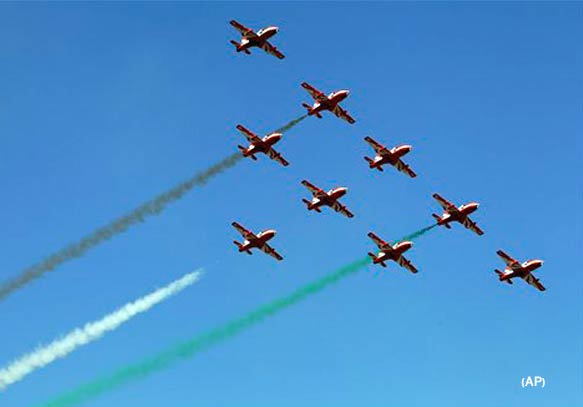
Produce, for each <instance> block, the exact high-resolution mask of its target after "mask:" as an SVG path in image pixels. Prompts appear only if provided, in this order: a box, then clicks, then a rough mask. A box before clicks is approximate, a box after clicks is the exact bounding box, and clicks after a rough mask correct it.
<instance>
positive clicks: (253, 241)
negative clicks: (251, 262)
mask: <svg viewBox="0 0 583 407" xmlns="http://www.w3.org/2000/svg"><path fill="white" fill-rule="evenodd" d="M232 225H233V227H234V228H235V229H237V231H238V232H239V233H241V235H242V236H243V238H244V239H245V241H244V242H243V243H239V242H237V241H236V240H234V241H233V243H235V245H237V247H238V248H239V253H242V252H245V253H247V254H249V255H251V254H253V253H251V249H253V248H257V249H259V250H261V251H262V252H264V253H267V254H269V255H270V256H271V257H273V258H275V259H277V260H279V261H281V260H283V257H282V256H281V255H280V254H279V253H278V252H276V251H275V249H273V247H271V246H270V245H268V244H267V241H268V240H270V239H272V238H273V236H275V234H276V233H277V232H276V231H275V230H273V229H267V230H264V231H263V232H259V233H258V234H257V235H256V234H254V233H253V232H251V231H249V230H247V229H245V228H244V227H243V226H241V225H240V224H238V223H237V222H233V223H232Z"/></svg>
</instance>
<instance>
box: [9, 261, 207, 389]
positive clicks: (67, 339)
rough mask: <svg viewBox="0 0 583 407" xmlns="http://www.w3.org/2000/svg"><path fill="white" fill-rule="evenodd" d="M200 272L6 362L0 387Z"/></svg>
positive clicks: (88, 340) (109, 328) (164, 296)
mask: <svg viewBox="0 0 583 407" xmlns="http://www.w3.org/2000/svg"><path fill="white" fill-rule="evenodd" d="M201 275H202V273H201V272H200V271H194V272H192V273H189V274H186V275H185V276H183V277H182V278H180V279H178V280H176V281H174V282H173V283H171V284H169V285H167V286H166V287H163V288H160V289H158V290H156V291H154V292H152V293H150V294H148V295H146V296H145V297H142V298H140V299H138V300H136V301H134V302H130V303H128V304H126V305H124V306H123V307H121V308H119V309H118V310H117V311H115V312H113V313H111V314H109V315H106V316H105V317H104V318H102V319H100V320H98V321H95V322H89V323H87V324H85V325H84V326H83V327H82V328H77V329H75V330H73V331H72V332H70V333H68V334H67V335H65V336H64V337H62V338H59V339H56V340H54V341H53V342H51V343H50V344H48V345H46V346H42V347H39V348H38V349H36V350H35V351H33V352H31V353H28V354H26V355H24V356H22V357H21V358H19V359H17V360H15V361H14V362H12V363H11V364H10V365H8V366H6V367H4V368H2V369H0V390H4V389H6V388H7V387H8V386H10V385H11V384H13V383H15V382H17V381H19V380H22V378H24V377H25V376H27V375H28V374H30V373H32V372H33V371H35V370H37V369H40V368H42V367H45V366H46V365H48V364H50V363H52V362H54V361H55V360H57V359H60V358H63V357H65V356H67V355H68V354H69V353H71V352H73V351H75V350H76V349H77V348H79V347H80V346H83V345H87V344H89V343H91V342H93V341H95V340H97V339H99V338H101V337H102V336H103V335H105V334H106V333H107V332H110V331H113V330H114V329H116V328H118V327H119V326H120V325H122V324H123V323H124V322H127V321H129V320H130V319H132V318H133V317H135V316H136V315H138V314H141V313H142V312H146V311H148V310H149V309H150V308H152V307H153V306H154V305H156V304H159V303H160V302H162V301H164V300H166V299H168V298H170V297H172V296H173V295H174V294H178V293H179V292H180V291H182V290H183V289H185V288H186V287H188V286H190V285H192V284H194V283H195V282H196V281H198V279H199V278H200V276H201Z"/></svg>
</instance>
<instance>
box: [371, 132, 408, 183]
mask: <svg viewBox="0 0 583 407" xmlns="http://www.w3.org/2000/svg"><path fill="white" fill-rule="evenodd" d="M364 141H366V142H367V143H368V144H369V145H370V146H371V147H372V148H373V149H374V151H375V152H376V156H375V157H374V158H370V157H364V159H365V160H366V161H368V165H369V167H370V168H376V169H377V170H379V171H384V170H383V165H384V164H390V165H392V166H393V167H395V168H396V169H397V170H399V171H401V172H404V173H405V174H407V175H408V176H410V177H411V178H415V177H416V176H417V174H415V172H414V171H413V170H412V169H411V168H410V167H409V166H408V165H407V164H405V163H404V162H403V161H402V160H401V157H403V156H404V155H405V154H407V153H409V152H410V151H411V149H412V148H413V147H411V146H410V145H400V146H397V147H393V148H391V149H390V150H389V149H388V148H386V147H385V146H383V145H382V144H380V143H379V142H378V141H376V140H375V139H373V138H372V137H369V136H366V137H365V138H364Z"/></svg>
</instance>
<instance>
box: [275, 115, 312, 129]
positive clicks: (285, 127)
mask: <svg viewBox="0 0 583 407" xmlns="http://www.w3.org/2000/svg"><path fill="white" fill-rule="evenodd" d="M306 117H308V115H307V114H305V115H303V116H300V117H298V118H297V119H294V120H292V121H291V122H289V123H288V124H286V125H285V126H283V127H280V128H279V129H277V130H275V131H274V133H285V132H286V131H288V130H289V129H291V128H292V127H294V126H295V125H296V124H298V123H299V122H301V121H302V120H304V119H305V118H306Z"/></svg>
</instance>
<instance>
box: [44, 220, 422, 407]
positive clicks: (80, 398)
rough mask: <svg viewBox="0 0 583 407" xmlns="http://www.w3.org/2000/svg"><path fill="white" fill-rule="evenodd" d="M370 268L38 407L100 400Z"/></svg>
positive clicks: (358, 264)
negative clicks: (122, 387) (99, 398)
mask: <svg viewBox="0 0 583 407" xmlns="http://www.w3.org/2000/svg"><path fill="white" fill-rule="evenodd" d="M431 229H432V227H428V228H424V229H421V230H419V231H417V232H415V233H413V234H411V235H408V236H406V238H407V239H412V238H413V237H412V236H414V237H420V236H421V235H423V234H425V233H427V232H428V231H429V230H431ZM401 240H404V239H401ZM368 264H370V259H369V258H368V256H367V257H365V258H362V259H359V260H356V261H354V262H352V263H350V264H348V265H346V266H344V267H342V268H340V269H338V270H336V271H334V272H333V273H330V274H328V275H326V276H324V277H322V278H320V279H318V280H316V281H314V282H312V283H308V284H306V285H304V286H302V287H300V288H298V289H297V290H295V291H294V292H292V293H291V294H289V295H287V296H285V297H282V298H279V299H277V300H275V301H272V302H270V303H267V304H265V305H263V306H261V307H259V308H257V309H255V310H254V311H251V312H250V313H248V314H246V315H244V316H242V317H240V318H237V319H234V320H232V321H231V322H228V323H226V324H224V325H221V326H219V327H217V328H215V329H212V330H210V331H208V332H206V333H203V334H201V335H198V336H195V337H194V338H193V339H191V340H189V341H186V342H183V343H180V344H178V345H176V346H174V347H172V348H170V349H168V350H166V351H162V352H160V353H158V354H156V355H154V356H151V357H149V358H147V359H144V360H142V361H140V362H137V363H134V364H131V365H128V366H125V367H122V368H120V369H118V370H116V371H114V372H113V373H111V374H110V375H108V376H104V377H101V378H98V379H96V380H93V381H91V382H88V383H86V384H83V385H81V386H79V387H77V388H75V389H73V390H71V391H69V392H67V393H64V394H62V395H61V396H58V397H56V398H54V399H52V400H49V401H47V402H45V403H42V404H39V405H37V407H71V406H74V405H78V404H80V403H83V402H85V401H88V400H91V399H93V398H95V397H98V396H99V395H101V394H103V393H105V392H109V391H111V390H114V389H116V388H118V387H121V386H123V385H125V384H128V383H130V382H132V381H135V380H138V379H140V378H142V377H145V376H148V375H150V374H152V373H155V372H157V371H159V370H162V369H165V368H167V367H169V366H171V365H172V364H174V363H176V362H178V361H181V360H184V359H188V358H191V357H193V356H195V355H196V354H198V353H200V352H202V351H205V350H206V349H208V348H210V347H212V346H214V345H217V344H219V343H221V342H223V341H225V340H227V339H230V338H232V337H233V336H236V335H237V334H239V333H241V332H243V331H245V330H247V329H249V328H251V327H252V326H254V325H256V324H258V323H260V322H262V321H264V320H265V319H267V318H268V317H271V316H274V315H275V314H277V313H279V312H281V311H283V310H285V309H287V308H289V307H291V306H292V305H295V304H297V303H299V302H301V301H303V300H305V299H306V298H308V297H311V296H312V295H314V294H317V293H319V292H320V291H322V290H324V289H325V288H327V287H329V286H331V285H333V284H335V283H337V282H339V281H340V280H342V279H344V278H345V277H348V276H350V275H352V274H355V273H356V272H358V271H359V270H361V269H362V268H364V267H365V266H367V265H368Z"/></svg>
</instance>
